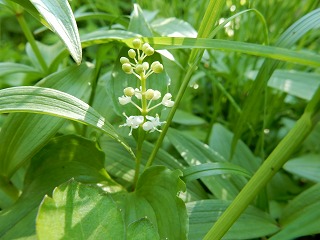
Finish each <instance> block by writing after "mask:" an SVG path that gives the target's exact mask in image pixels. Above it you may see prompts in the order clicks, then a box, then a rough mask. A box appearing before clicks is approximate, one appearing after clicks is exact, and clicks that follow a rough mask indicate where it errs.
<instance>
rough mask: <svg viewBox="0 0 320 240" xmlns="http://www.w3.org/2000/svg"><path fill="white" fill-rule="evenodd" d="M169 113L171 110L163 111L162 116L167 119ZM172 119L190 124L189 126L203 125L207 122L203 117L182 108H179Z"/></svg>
mask: <svg viewBox="0 0 320 240" xmlns="http://www.w3.org/2000/svg"><path fill="white" fill-rule="evenodd" d="M168 114H169V111H162V113H161V118H162V119H166V117H167V115H168ZM172 121H173V122H175V123H179V124H183V125H188V126H192V125H201V124H205V123H206V121H205V120H204V119H203V118H201V117H198V116H196V115H193V114H192V113H189V112H186V111H183V110H180V109H177V111H176V113H175V115H174V117H173V119H172Z"/></svg>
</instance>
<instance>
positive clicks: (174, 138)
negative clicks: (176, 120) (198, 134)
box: [167, 129, 247, 199]
mask: <svg viewBox="0 0 320 240" xmlns="http://www.w3.org/2000/svg"><path fill="white" fill-rule="evenodd" d="M167 137H168V138H169V140H170V142H171V143H172V145H173V146H174V147H175V148H176V149H177V150H178V152H179V153H180V155H181V157H183V159H184V160H185V162H186V163H187V164H188V165H189V166H194V165H201V164H206V163H215V162H226V161H227V160H226V159H225V158H224V157H223V156H222V155H221V154H220V153H219V152H217V151H214V150H213V149H212V148H210V147H209V146H208V145H206V144H204V143H202V142H200V141H199V140H197V139H195V138H193V137H191V136H189V135H186V134H183V133H181V132H180V131H178V130H175V129H169V131H168V133H167ZM201 181H202V182H203V183H204V184H205V186H206V187H207V188H208V189H209V190H210V191H211V192H212V193H213V194H214V195H215V196H216V197H218V198H221V199H233V198H234V197H235V196H236V195H237V194H238V193H239V191H240V190H241V188H242V187H243V186H244V184H245V183H246V182H247V181H246V179H245V178H244V177H242V176H241V177H240V176H232V175H226V176H206V177H202V178H201Z"/></svg>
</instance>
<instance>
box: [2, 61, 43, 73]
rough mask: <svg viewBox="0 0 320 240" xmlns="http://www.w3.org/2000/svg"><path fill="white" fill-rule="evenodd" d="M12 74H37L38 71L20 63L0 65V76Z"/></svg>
mask: <svg viewBox="0 0 320 240" xmlns="http://www.w3.org/2000/svg"><path fill="white" fill-rule="evenodd" d="M12 73H34V74H39V71H38V70H37V69H35V68H33V67H30V66H28V65H24V64H20V63H9V62H3V63H0V76H4V75H8V74H12Z"/></svg>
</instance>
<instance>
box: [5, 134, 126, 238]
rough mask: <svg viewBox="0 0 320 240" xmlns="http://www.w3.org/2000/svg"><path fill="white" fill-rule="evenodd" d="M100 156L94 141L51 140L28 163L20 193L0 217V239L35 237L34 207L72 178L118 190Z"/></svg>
mask: <svg viewBox="0 0 320 240" xmlns="http://www.w3.org/2000/svg"><path fill="white" fill-rule="evenodd" d="M103 162H104V154H103V152H101V151H100V150H98V148H97V147H96V145H95V143H94V142H91V141H89V140H86V139H83V138H80V137H76V136H62V137H58V138H54V139H53V140H52V141H51V142H49V143H48V144H47V145H46V146H45V147H44V148H43V149H42V150H41V151H40V152H38V153H37V154H36V155H35V156H34V158H33V159H32V160H31V164H30V167H29V169H28V171H27V174H26V178H25V186H24V189H23V193H22V195H21V197H20V198H19V199H18V201H17V202H16V203H15V204H14V205H12V206H11V207H10V208H7V209H5V210H4V211H2V212H1V214H0V238H1V239H16V238H18V237H26V236H29V235H34V234H35V218H36V215H37V209H38V206H39V204H40V202H41V200H42V199H43V197H44V195H45V194H49V195H51V192H52V190H53V189H54V187H56V186H58V185H60V184H62V183H63V182H65V181H68V180H69V179H70V178H75V179H76V180H77V181H81V182H85V183H100V185H101V186H104V187H106V188H108V189H109V191H118V190H121V187H119V185H117V184H115V183H114V182H113V181H112V180H111V179H110V177H109V176H108V174H107V173H106V171H105V169H104V166H103Z"/></svg>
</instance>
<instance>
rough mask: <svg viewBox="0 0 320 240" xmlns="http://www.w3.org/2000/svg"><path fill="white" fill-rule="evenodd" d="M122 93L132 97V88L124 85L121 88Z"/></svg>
mask: <svg viewBox="0 0 320 240" xmlns="http://www.w3.org/2000/svg"><path fill="white" fill-rule="evenodd" d="M123 93H124V95H126V96H127V97H132V96H133V95H134V89H133V88H132V87H126V88H125V89H124V90H123Z"/></svg>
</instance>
